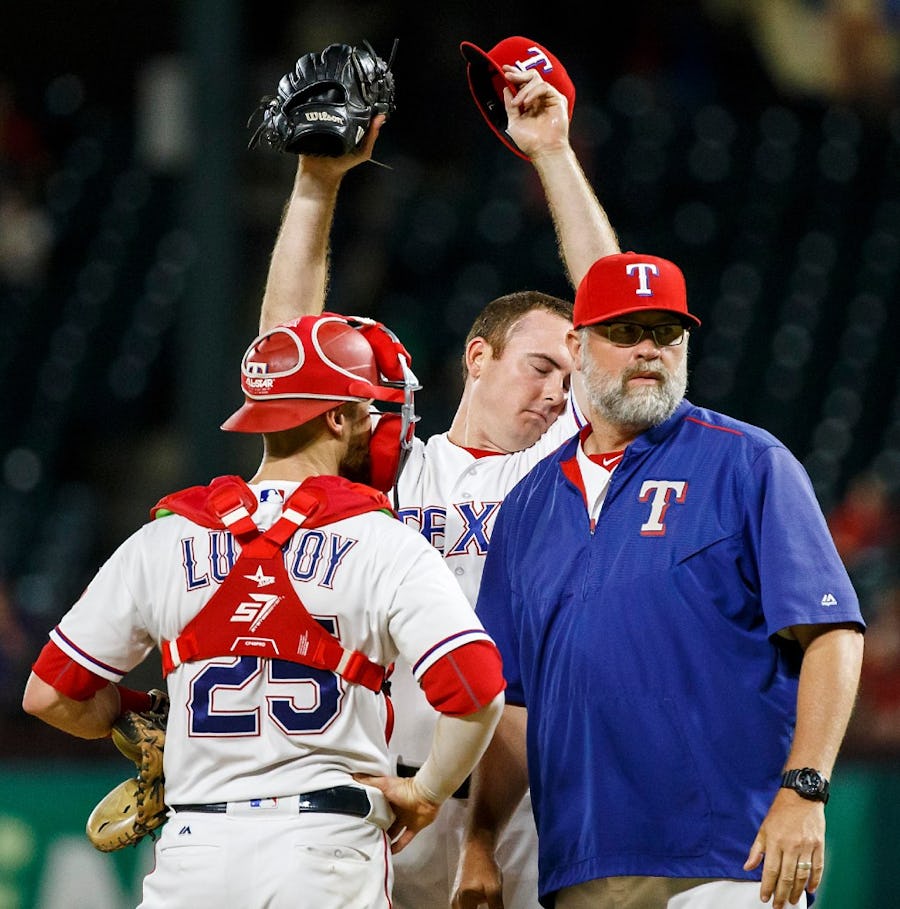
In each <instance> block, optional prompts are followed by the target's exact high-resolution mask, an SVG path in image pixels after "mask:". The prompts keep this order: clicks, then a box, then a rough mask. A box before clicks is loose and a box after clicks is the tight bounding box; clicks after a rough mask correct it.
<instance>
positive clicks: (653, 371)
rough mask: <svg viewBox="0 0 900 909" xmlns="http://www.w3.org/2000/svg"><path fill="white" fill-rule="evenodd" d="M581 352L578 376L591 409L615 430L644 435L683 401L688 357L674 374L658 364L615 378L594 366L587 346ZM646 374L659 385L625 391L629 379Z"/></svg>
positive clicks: (647, 364) (634, 368)
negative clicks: (657, 378)
mask: <svg viewBox="0 0 900 909" xmlns="http://www.w3.org/2000/svg"><path fill="white" fill-rule="evenodd" d="M685 343H687V342H686V341H685ZM581 349H582V366H581V375H582V378H583V379H584V386H585V392H586V393H587V396H588V400H589V401H590V404H591V408H592V409H593V410H595V411H596V412H597V414H598V415H599V416H601V417H603V418H604V419H605V420H607V421H608V422H609V423H611V424H613V425H614V426H618V427H621V428H623V429H627V430H629V431H631V432H644V431H645V430H647V429H650V428H651V427H652V426H659V424H660V423H663V422H665V421H666V420H668V419H669V417H671V416H672V414H673V413H675V410H676V409H677V407H678V405H679V404H680V403H681V401H682V400H683V398H684V393H685V391H686V390H687V356H685V357H684V359H682V361H681V363H680V365H679V366H678V368H677V369H676V370H675V372H673V373H670V372H668V371H667V370H666V369H665V367H664V366H662V365H661V364H658V363H657V364H651V363H646V362H642V363H638V364H636V365H635V366H632V367H630V368H629V369H627V370H626V371H625V372H624V373H623V374H622V376H620V377H617V376H614V375H612V374H610V373H608V372H605V371H604V370H602V369H600V368H599V367H598V366H597V364H596V363H595V362H594V361H593V360H592V359H591V356H590V354H589V353H588V352H587V349H586V345H582V348H581ZM648 373H649V374H650V375H655V376H660V377H661V378H662V382H661V384H659V385H655V386H648V387H644V388H628V387H627V382H628V380H629V379H631V378H633V377H634V376H639V375H643V374H648Z"/></svg>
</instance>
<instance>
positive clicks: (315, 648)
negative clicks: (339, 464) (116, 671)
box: [150, 476, 391, 693]
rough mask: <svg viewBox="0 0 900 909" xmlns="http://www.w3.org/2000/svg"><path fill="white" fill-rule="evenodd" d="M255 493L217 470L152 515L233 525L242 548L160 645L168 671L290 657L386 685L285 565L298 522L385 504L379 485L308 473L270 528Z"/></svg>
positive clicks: (367, 683)
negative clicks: (305, 597)
mask: <svg viewBox="0 0 900 909" xmlns="http://www.w3.org/2000/svg"><path fill="white" fill-rule="evenodd" d="M256 507H257V502H256V496H254V494H253V492H252V491H251V490H250V488H249V487H248V486H247V484H246V483H245V482H244V481H243V480H242V479H241V478H240V477H234V476H228V477H218V478H216V479H215V480H213V482H212V483H211V484H210V485H209V486H193V487H191V488H190V489H185V490H182V491H181V492H176V493H172V494H171V495H168V496H166V497H165V498H163V499H161V500H160V501H159V502H158V503H157V504H156V506H154V508H153V509H151V512H150V513H151V516H152V517H154V518H158V517H162V516H163V515H165V514H168V513H172V512H174V513H175V514H180V515H182V516H183V517H186V518H188V519H189V520H191V521H194V522H195V523H197V524H199V525H201V526H202V527H209V528H212V529H218V530H222V529H225V530H228V531H230V532H231V533H232V534H233V535H234V537H235V539H236V540H237V541H238V542H239V543H240V546H241V552H240V555H239V557H238V558H237V560H236V561H235V563H234V566H233V567H232V569H231V571H229V573H228V575H227V576H226V577H225V580H224V581H223V582H222V584H221V585H220V586H219V589H218V590H217V591H216V592H215V593H214V594H213V595H212V597H211V598H210V599H209V601H208V602H207V604H206V605H205V606H204V607H203V608H202V609H201V610H200V612H198V613H197V615H195V616H194V618H193V619H191V621H190V622H188V624H187V625H186V626H185V627H184V629H183V630H182V631H181V633H180V634H179V635H178V637H177V638H175V639H174V640H172V641H163V642H162V646H161V648H160V649H161V651H162V665H163V675H164V676H166V675H168V674H169V673H170V672H171V671H172V670H173V669H175V668H176V667H177V666H180V665H181V664H182V663H188V662H191V661H192V660H203V659H210V658H213V657H221V656H232V655H237V656H256V657H262V658H265V659H279V660H289V661H291V662H294V663H301V664H302V665H304V666H312V667H314V668H316V669H327V670H331V671H332V672H336V673H338V674H339V675H340V676H341V677H342V678H344V679H346V680H347V681H348V682H353V683H354V684H357V685H363V686H364V687H366V688H369V689H371V690H372V691H374V692H376V693H377V692H380V691H381V689H382V686H383V685H384V682H385V678H386V675H387V672H386V670H385V667H383V666H380V665H379V664H378V663H375V662H373V661H372V660H370V659H369V658H368V657H367V656H365V654H363V653H360V652H359V651H358V650H353V651H350V650H347V649H346V648H345V647H344V646H343V645H342V644H341V642H340V641H339V640H338V639H337V638H336V637H335V636H334V635H332V634H331V633H329V632H328V631H326V630H325V628H323V627H322V626H321V625H320V624H319V623H318V622H317V621H316V620H315V619H314V618H313V617H312V616H311V615H310V614H309V612H307V610H306V607H305V606H304V605H303V603H302V602H301V601H300V597H299V596H298V595H297V591H296V590H295V589H294V586H293V584H292V583H291V581H290V578H289V577H288V574H287V571H286V569H285V567H284V553H283V547H284V545H285V544H286V543H287V541H288V540H289V539H290V538H291V537H292V536H293V535H294V533H295V532H296V531H297V529H298V528H300V527H301V526H302V527H304V528H309V529H313V528H316V527H320V526H322V525H323V524H331V523H333V522H334V521H337V520H340V519H342V518H349V517H353V516H354V515H357V514H363V513H365V512H368V511H379V510H382V509H386V510H388V511H390V508H391V506H390V502H389V501H388V499H387V498H386V497H385V496H384V495H382V494H381V493H380V492H376V491H375V490H374V489H372V488H370V487H368V486H363V485H361V484H358V483H351V482H349V481H348V480H344V479H342V478H340V477H313V478H310V479H308V480H305V481H304V482H303V483H302V484H301V485H300V486H299V487H298V488H297V490H296V491H295V492H294V493H293V495H291V496H290V497H289V498H288V499H287V501H286V502H285V503H284V507H283V510H282V514H281V517H280V518H279V519H278V520H277V521H276V522H275V523H274V524H273V525H272V527H271V528H270V529H269V530H267V531H266V532H265V533H263V532H262V531H260V530H259V528H257V526H256V524H255V522H254V521H253V517H252V515H253V512H254V511H255V510H256Z"/></svg>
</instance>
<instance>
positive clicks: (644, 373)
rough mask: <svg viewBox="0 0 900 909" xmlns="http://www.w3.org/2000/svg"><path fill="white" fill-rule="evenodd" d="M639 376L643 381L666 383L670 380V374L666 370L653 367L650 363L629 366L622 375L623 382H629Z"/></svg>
mask: <svg viewBox="0 0 900 909" xmlns="http://www.w3.org/2000/svg"><path fill="white" fill-rule="evenodd" d="M637 376H640V377H641V378H643V379H658V380H659V381H660V382H665V381H666V380H667V379H668V378H669V373H668V372H666V371H665V370H664V369H659V368H657V367H654V366H651V365H650V364H649V363H635V365H634V366H629V367H628V368H627V369H626V370H625V371H624V372H623V373H622V381H623V382H627V381H628V380H629V379H634V378H635V377H637Z"/></svg>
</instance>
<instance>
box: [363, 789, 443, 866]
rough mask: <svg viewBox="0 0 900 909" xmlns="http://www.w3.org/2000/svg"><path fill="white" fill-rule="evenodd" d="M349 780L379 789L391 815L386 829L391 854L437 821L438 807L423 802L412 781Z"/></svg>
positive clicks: (432, 803) (425, 799)
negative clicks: (390, 821)
mask: <svg viewBox="0 0 900 909" xmlns="http://www.w3.org/2000/svg"><path fill="white" fill-rule="evenodd" d="M353 779H355V780H356V782H357V783H362V784H363V785H365V786H372V787H374V788H375V789H380V790H381V791H382V792H383V793H384V795H385V798H386V799H387V800H388V802H389V803H390V806H391V808H392V809H393V811H394V818H395V819H394V823H393V824H391V826H390V827H388V836H389V837H390V839H391V852H393V853H397V852H400V851H401V850H402V849H404V848H405V847H406V846H408V845H409V843H410V842H411V841H412V838H413V837H414V836H415V835H416V834H417V833H418V832H419V831H420V830H422V829H423V828H424V827H427V826H428V825H429V824H430V823H432V822H433V821H434V819H435V818H436V817H437V813H438V810H439V809H440V807H441V806H440V805H437V804H435V803H434V802H432V801H429V800H428V799H427V798H425V796H424V794H423V793H422V791H421V789H420V788H419V786H417V785H416V781H415V778H414V777H405V778H401V777H399V776H369V775H368V774H366V773H354V774H353Z"/></svg>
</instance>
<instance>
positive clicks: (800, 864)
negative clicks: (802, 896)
mask: <svg viewBox="0 0 900 909" xmlns="http://www.w3.org/2000/svg"><path fill="white" fill-rule="evenodd" d="M797 867H798V868H799V869H800V870H801V871H809V869H810V868H812V862H797Z"/></svg>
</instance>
